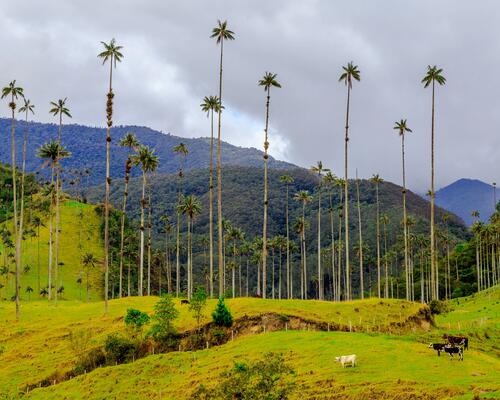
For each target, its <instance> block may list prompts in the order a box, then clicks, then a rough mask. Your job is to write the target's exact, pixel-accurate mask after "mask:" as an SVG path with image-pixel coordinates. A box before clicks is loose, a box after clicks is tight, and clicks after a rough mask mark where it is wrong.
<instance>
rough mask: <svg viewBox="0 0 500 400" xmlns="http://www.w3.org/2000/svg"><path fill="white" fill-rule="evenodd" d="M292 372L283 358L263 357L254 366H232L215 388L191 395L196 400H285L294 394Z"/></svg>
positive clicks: (199, 390)
mask: <svg viewBox="0 0 500 400" xmlns="http://www.w3.org/2000/svg"><path fill="white" fill-rule="evenodd" d="M293 378H294V372H293V370H292V369H291V368H290V367H289V366H288V365H287V364H286V363H285V359H284V357H283V355H282V354H275V353H266V354H265V355H264V357H263V358H262V359H261V360H258V361H256V362H250V363H246V362H235V363H234V366H233V368H231V369H230V370H229V371H225V372H223V373H222V374H221V379H222V380H221V382H220V383H219V384H218V385H217V386H215V387H214V388H211V389H208V388H206V387H205V386H203V385H202V386H200V387H199V388H198V390H197V391H196V392H195V394H194V398H195V399H199V400H209V399H217V400H226V399H227V400H233V399H241V400H253V399H266V400H286V399H288V398H289V396H290V394H291V393H292V392H293V390H294V387H295V385H294V379H293Z"/></svg>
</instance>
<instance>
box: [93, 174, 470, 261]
mask: <svg viewBox="0 0 500 400" xmlns="http://www.w3.org/2000/svg"><path fill="white" fill-rule="evenodd" d="M284 173H286V174H289V175H291V176H292V177H293V178H294V183H292V184H291V185H290V200H289V204H290V225H293V223H294V222H295V221H296V220H297V218H298V217H299V215H300V214H301V212H302V211H301V207H302V205H301V203H299V202H297V201H295V200H293V195H294V194H295V193H297V191H299V190H308V191H309V192H310V194H312V195H313V196H314V197H313V200H312V202H311V203H310V204H308V205H307V207H306V219H307V221H308V223H309V227H308V230H307V233H306V236H307V241H308V247H310V250H311V251H314V248H315V247H314V246H315V243H316V232H317V209H318V198H317V177H316V176H315V175H313V174H311V173H310V172H309V171H307V170H305V169H302V168H295V169H290V170H287V171H283V170H271V171H270V173H269V216H268V218H269V227H268V231H269V236H274V235H284V234H285V201H286V199H285V186H284V184H283V183H281V182H280V180H279V178H280V176H281V175H283V174H284ZM262 177H263V170H262V169H259V168H245V167H226V168H224V169H223V174H222V180H223V186H222V199H223V216H224V218H225V219H227V220H229V221H230V222H231V223H232V224H233V225H234V226H237V227H240V228H242V229H243V231H244V232H245V233H246V237H247V239H251V238H253V237H254V236H257V235H262V213H263V204H262V201H263V200H262V185H263V183H262ZM149 182H150V185H149V191H150V192H151V203H152V212H153V223H154V224H155V230H156V232H157V237H158V233H159V232H160V231H161V229H160V227H161V222H160V216H162V215H169V216H170V218H171V221H173V222H175V219H176V211H175V207H176V202H177V190H178V189H177V188H178V183H179V178H178V176H177V175H176V174H170V175H168V174H156V175H154V176H152V177H151V178H149ZM141 183H142V180H141V179H140V178H134V179H132V180H131V185H130V190H129V201H128V215H129V216H130V217H131V219H132V220H137V219H138V217H139V213H140V195H141V193H140V190H141ZM182 187H183V192H184V194H186V195H189V194H193V195H195V196H197V197H198V198H199V199H200V202H201V205H202V212H201V214H200V215H199V216H198V217H197V218H196V221H195V226H194V232H195V234H203V235H205V234H207V233H208V191H209V187H208V171H207V170H203V169H201V170H200V169H199V170H193V171H189V172H186V173H185V174H184V177H183V183H182ZM379 191H380V212H381V214H384V213H385V214H387V215H388V217H389V223H388V226H387V232H388V240H389V244H393V243H394V242H395V240H396V236H397V235H400V234H402V228H401V227H400V224H401V220H402V203H401V202H402V200H401V187H400V186H397V185H395V184H393V183H390V182H382V183H381V184H380V189H379ZM329 193H330V190H329V189H328V188H325V187H324V188H323V196H322V213H323V217H322V231H323V240H324V244H325V245H327V243H329V241H330V239H329V238H330V237H331V234H330V222H329V221H330V220H329ZM86 195H87V196H88V201H90V202H100V201H102V198H103V188H102V187H101V186H99V187H93V188H90V189H88V190H87V191H86ZM355 195H356V187H355V182H354V181H352V182H351V184H350V208H349V212H350V215H351V214H352V215H351V218H350V229H351V238H352V239H351V240H352V243H353V244H355V243H356V242H357V241H358V240H357V209H356V203H355V199H356V197H355ZM122 196H123V182H122V180H115V181H114V182H113V186H112V194H111V200H112V202H113V204H114V205H115V207H117V208H119V205H120V203H121V200H122ZM360 201H361V214H362V225H363V234H364V241H365V244H367V245H368V247H369V248H370V250H371V251H373V250H374V248H375V222H376V200H375V186H374V184H373V183H371V182H370V181H367V180H360ZM332 202H333V208H334V229H335V234H336V235H337V234H338V232H337V231H338V219H339V188H338V187H337V188H333V192H332ZM407 204H408V213H409V215H410V216H412V217H413V218H414V219H415V224H414V225H413V226H412V227H411V232H415V233H422V234H428V232H429V220H428V218H429V204H428V202H427V201H426V200H424V199H422V198H421V197H420V196H418V195H416V194H414V193H412V192H408V194H407ZM215 209H216V201H215V198H214V210H215ZM445 214H446V211H445V210H443V209H440V208H438V209H437V212H436V221H437V223H438V224H439V225H440V226H444V225H443V217H444V215H445ZM215 217H216V212H214V220H215V219H216V218H215ZM185 225H186V224H185V222H182V226H181V230H182V231H185V229H186V226H185ZM448 225H449V229H450V231H451V232H452V233H453V234H454V235H455V236H457V237H459V238H464V237H466V235H467V233H466V232H467V230H466V227H465V226H464V224H463V222H462V221H461V220H460V218H458V217H457V216H455V215H453V214H452V215H451V218H450V220H449V221H448ZM291 231H293V230H291ZM292 236H294V237H295V236H296V235H295V233H294V232H293V233H292Z"/></svg>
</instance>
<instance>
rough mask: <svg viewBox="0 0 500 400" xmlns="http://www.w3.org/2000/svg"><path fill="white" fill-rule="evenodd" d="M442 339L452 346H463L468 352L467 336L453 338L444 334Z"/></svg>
mask: <svg viewBox="0 0 500 400" xmlns="http://www.w3.org/2000/svg"><path fill="white" fill-rule="evenodd" d="M443 339H446V340H447V341H448V343H449V344H451V345H452V346H463V347H464V349H465V350H469V338H468V337H467V336H453V335H447V334H446V333H445V334H444V335H443Z"/></svg>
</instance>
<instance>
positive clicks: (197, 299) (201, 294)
mask: <svg viewBox="0 0 500 400" xmlns="http://www.w3.org/2000/svg"><path fill="white" fill-rule="evenodd" d="M206 306H207V292H206V291H205V288H204V287H203V286H198V287H197V288H196V289H195V290H194V293H193V296H192V297H191V301H190V302H189V311H191V312H192V313H193V317H194V319H195V320H196V330H198V331H199V330H200V321H201V318H202V317H203V310H204V309H205V307H206Z"/></svg>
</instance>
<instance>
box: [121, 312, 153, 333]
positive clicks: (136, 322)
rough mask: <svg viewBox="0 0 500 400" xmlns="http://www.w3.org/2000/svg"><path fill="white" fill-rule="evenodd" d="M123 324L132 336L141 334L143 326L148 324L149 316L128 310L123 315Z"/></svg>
mask: <svg viewBox="0 0 500 400" xmlns="http://www.w3.org/2000/svg"><path fill="white" fill-rule="evenodd" d="M124 322H125V325H126V326H127V327H128V328H130V329H132V331H133V333H134V334H137V333H142V328H143V326H144V325H146V324H147V323H149V315H148V314H146V313H145V312H142V311H140V310H136V309H134V308H129V309H128V310H127V314H125V318H124Z"/></svg>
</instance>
